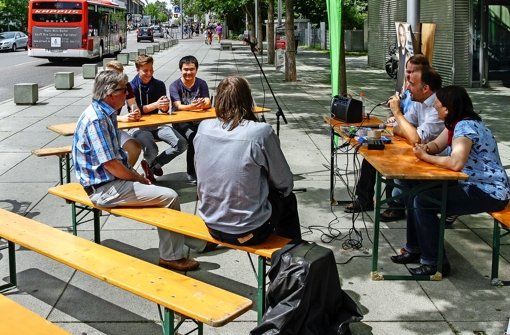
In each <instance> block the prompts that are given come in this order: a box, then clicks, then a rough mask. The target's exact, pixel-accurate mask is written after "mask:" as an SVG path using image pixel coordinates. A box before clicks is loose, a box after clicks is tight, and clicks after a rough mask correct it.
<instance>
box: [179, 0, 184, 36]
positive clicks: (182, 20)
mask: <svg viewBox="0 0 510 335" xmlns="http://www.w3.org/2000/svg"><path fill="white" fill-rule="evenodd" d="M180 9H181V40H183V39H184V15H183V14H184V11H183V10H182V0H181V8H180Z"/></svg>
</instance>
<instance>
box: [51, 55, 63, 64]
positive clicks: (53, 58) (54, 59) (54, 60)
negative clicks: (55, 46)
mask: <svg viewBox="0 0 510 335" xmlns="http://www.w3.org/2000/svg"><path fill="white" fill-rule="evenodd" d="M48 60H49V61H50V63H57V64H58V63H62V62H63V59H62V58H58V57H50V58H48Z"/></svg>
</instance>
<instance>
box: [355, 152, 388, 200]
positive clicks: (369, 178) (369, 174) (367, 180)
mask: <svg viewBox="0 0 510 335" xmlns="http://www.w3.org/2000/svg"><path fill="white" fill-rule="evenodd" d="M376 174H377V170H376V169H375V168H374V167H373V166H372V165H370V163H369V162H367V161H366V160H363V161H362V162H361V170H360V175H359V179H358V181H357V183H356V190H355V191H354V193H355V194H356V199H357V201H358V202H359V203H360V204H361V205H363V206H364V207H366V206H368V205H372V204H373V203H374V196H375V189H374V187H375V177H376ZM392 190H393V187H391V186H389V185H386V198H389V197H391V194H392ZM388 205H389V206H390V207H394V206H392V205H393V202H391V203H389V204H388Z"/></svg>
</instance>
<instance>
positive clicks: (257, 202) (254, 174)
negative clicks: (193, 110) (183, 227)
mask: <svg viewBox="0 0 510 335" xmlns="http://www.w3.org/2000/svg"><path fill="white" fill-rule="evenodd" d="M228 129H229V127H228V126H225V125H224V124H223V122H221V121H220V120H219V119H211V120H204V121H202V122H201V123H200V126H199V128H198V132H197V135H196V137H195V140H194V141H193V143H194V146H195V168H196V172H197V181H198V183H197V191H198V197H199V200H200V204H199V208H198V213H199V215H200V216H201V217H202V218H203V219H204V221H205V223H206V224H207V225H208V226H209V227H210V228H212V229H215V230H218V231H222V232H225V233H229V234H243V233H246V232H248V231H251V230H253V229H256V228H258V227H259V226H261V225H262V224H264V223H265V222H266V221H267V220H268V219H269V217H270V216H271V204H270V203H269V201H268V199H267V197H268V194H269V188H272V189H276V190H278V191H279V192H280V193H281V194H282V196H288V195H289V194H290V192H291V191H292V188H293V176H292V172H291V171H290V167H289V165H288V164H287V161H286V160H285V156H284V155H283V152H282V150H281V148H280V141H279V139H278V137H277V136H276V134H275V133H274V131H273V129H272V128H271V126H270V125H268V124H266V123H259V122H255V121H243V122H242V123H241V124H240V125H239V126H237V127H236V128H235V129H233V130H231V131H229V130H228Z"/></svg>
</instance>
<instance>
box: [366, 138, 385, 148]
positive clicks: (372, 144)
mask: <svg viewBox="0 0 510 335" xmlns="http://www.w3.org/2000/svg"><path fill="white" fill-rule="evenodd" d="M367 145H368V150H383V149H384V141H383V140H381V139H373V138H369V139H367Z"/></svg>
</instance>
